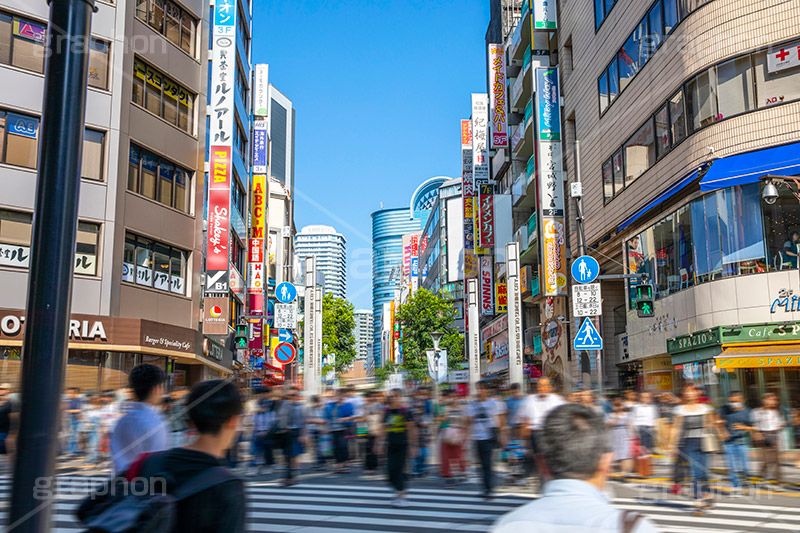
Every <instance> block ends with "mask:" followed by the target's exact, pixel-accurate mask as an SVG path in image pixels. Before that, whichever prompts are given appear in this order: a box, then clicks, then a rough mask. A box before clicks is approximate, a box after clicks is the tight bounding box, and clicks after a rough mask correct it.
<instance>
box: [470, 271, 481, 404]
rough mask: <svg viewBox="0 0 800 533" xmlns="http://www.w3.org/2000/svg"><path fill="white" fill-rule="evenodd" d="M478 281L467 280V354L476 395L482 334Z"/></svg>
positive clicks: (473, 389)
mask: <svg viewBox="0 0 800 533" xmlns="http://www.w3.org/2000/svg"><path fill="white" fill-rule="evenodd" d="M479 300H480V298H479V296H478V280H477V279H468V280H467V339H468V341H467V354H468V358H469V386H470V393H471V394H475V393H476V392H477V391H476V390H475V389H476V385H477V383H478V382H479V381H480V379H481V358H480V354H481V334H480V329H479V327H478V326H479V319H478V312H479V310H478V307H479Z"/></svg>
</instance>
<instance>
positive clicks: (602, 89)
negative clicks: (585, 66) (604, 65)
mask: <svg viewBox="0 0 800 533" xmlns="http://www.w3.org/2000/svg"><path fill="white" fill-rule="evenodd" d="M597 90H598V91H599V93H600V112H601V113H602V112H603V111H605V110H606V108H607V107H608V73H607V72H604V73H603V75H602V76H600V79H599V80H597Z"/></svg>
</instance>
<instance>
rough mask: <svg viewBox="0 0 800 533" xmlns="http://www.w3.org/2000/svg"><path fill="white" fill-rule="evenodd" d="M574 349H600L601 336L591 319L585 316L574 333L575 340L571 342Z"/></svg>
mask: <svg viewBox="0 0 800 533" xmlns="http://www.w3.org/2000/svg"><path fill="white" fill-rule="evenodd" d="M573 346H574V348H575V349H576V350H602V349H603V337H601V336H600V333H599V332H598V331H597V328H596V327H594V324H593V323H592V321H591V320H590V319H589V318H588V317H587V318H584V319H583V324H581V327H580V329H578V334H577V335H575V342H574V344H573Z"/></svg>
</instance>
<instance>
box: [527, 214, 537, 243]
mask: <svg viewBox="0 0 800 533" xmlns="http://www.w3.org/2000/svg"><path fill="white" fill-rule="evenodd" d="M536 220H537V219H536V212H534V213H533V214H531V216H530V217H528V239H529V240H530V239H531V238H532V237H533V236H534V235H536ZM528 244H530V243H528Z"/></svg>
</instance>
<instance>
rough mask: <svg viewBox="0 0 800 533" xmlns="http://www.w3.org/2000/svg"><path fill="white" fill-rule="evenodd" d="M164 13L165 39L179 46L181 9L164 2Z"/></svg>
mask: <svg viewBox="0 0 800 533" xmlns="http://www.w3.org/2000/svg"><path fill="white" fill-rule="evenodd" d="M164 7H165V9H164V11H165V12H166V24H165V32H164V35H166V37H167V39H169V40H170V41H172V42H173V43H174V44H176V45H177V46H180V45H181V8H179V7H178V6H176V5H175V4H173V3H172V2H170V1H169V0H167V1H166V5H165V6H164Z"/></svg>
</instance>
